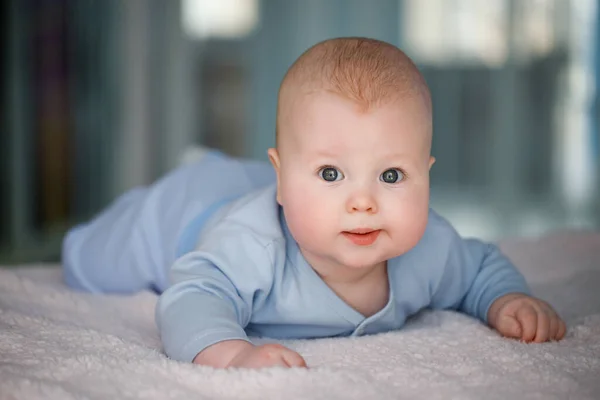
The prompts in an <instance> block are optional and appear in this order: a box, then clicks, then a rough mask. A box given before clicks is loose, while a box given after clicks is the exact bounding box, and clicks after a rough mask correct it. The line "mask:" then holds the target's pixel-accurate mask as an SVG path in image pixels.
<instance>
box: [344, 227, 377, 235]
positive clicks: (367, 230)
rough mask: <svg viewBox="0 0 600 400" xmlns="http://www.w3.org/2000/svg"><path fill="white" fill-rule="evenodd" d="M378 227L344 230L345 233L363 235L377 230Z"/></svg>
mask: <svg viewBox="0 0 600 400" xmlns="http://www.w3.org/2000/svg"><path fill="white" fill-rule="evenodd" d="M378 230H379V229H373V228H356V229H352V230H349V231H344V232H346V233H354V234H356V235H365V234H367V233H371V232H375V231H378Z"/></svg>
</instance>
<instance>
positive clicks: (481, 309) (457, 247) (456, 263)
mask: <svg viewBox="0 0 600 400" xmlns="http://www.w3.org/2000/svg"><path fill="white" fill-rule="evenodd" d="M449 234H450V239H449V242H448V248H447V257H446V259H445V265H444V268H443V270H442V272H441V274H440V279H439V282H438V284H437V288H436V290H435V291H434V294H433V298H432V304H431V305H432V308H442V309H448V308H449V309H456V310H459V311H462V312H464V313H466V314H468V315H471V316H473V317H476V318H478V319H480V320H482V321H484V322H486V323H487V312H488V309H489V307H490V306H491V305H492V303H493V302H494V301H495V300H496V299H497V298H499V297H501V296H503V295H506V294H509V293H525V294H529V293H530V291H529V288H528V286H527V283H526V281H525V278H524V277H523V275H522V274H521V273H520V272H519V271H518V270H517V269H516V268H515V266H514V265H513V264H512V263H511V261H510V260H509V259H508V258H507V257H505V256H504V255H503V254H502V253H501V252H500V250H499V249H498V247H497V246H495V245H493V244H491V243H485V242H482V241H480V240H476V239H463V238H461V237H460V236H459V235H458V233H457V232H456V231H454V229H451V231H450V233H449Z"/></svg>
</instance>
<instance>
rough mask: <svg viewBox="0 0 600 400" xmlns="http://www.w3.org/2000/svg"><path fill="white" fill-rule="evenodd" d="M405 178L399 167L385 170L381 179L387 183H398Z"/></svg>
mask: <svg viewBox="0 0 600 400" xmlns="http://www.w3.org/2000/svg"><path fill="white" fill-rule="evenodd" d="M403 179H404V173H403V172H402V171H400V170H399V169H397V168H390V169H388V170H385V171H383V173H382V174H381V176H380V177H379V180H380V181H382V182H385V183H397V182H400V181H401V180H403Z"/></svg>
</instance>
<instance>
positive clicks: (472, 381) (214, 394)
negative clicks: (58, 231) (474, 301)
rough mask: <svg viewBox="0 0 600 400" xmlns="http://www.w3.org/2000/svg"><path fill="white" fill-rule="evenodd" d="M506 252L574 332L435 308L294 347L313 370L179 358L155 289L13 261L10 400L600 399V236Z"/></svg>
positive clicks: (7, 327)
mask: <svg viewBox="0 0 600 400" xmlns="http://www.w3.org/2000/svg"><path fill="white" fill-rule="evenodd" d="M502 248H503V249H504V251H505V252H506V254H508V255H509V256H510V257H511V258H512V259H513V261H514V262H515V263H516V264H517V265H518V266H519V268H520V269H521V270H522V271H523V273H524V274H525V275H526V277H527V279H528V281H529V282H530V284H531V285H532V288H533V290H534V293H535V294H536V295H538V296H539V297H542V298H544V299H545V300H547V301H549V302H550V303H551V304H552V305H554V306H555V307H556V309H557V310H558V311H559V312H560V313H561V314H562V316H563V317H564V318H565V320H566V321H567V324H568V328H569V331H568V334H567V337H566V338H565V339H564V340H563V341H561V342H559V343H546V344H524V343H520V342H518V341H514V340H508V339H504V338H501V337H499V336H498V335H497V334H496V333H495V332H493V331H492V330H490V329H489V328H487V327H486V326H484V325H482V324H481V323H479V322H477V321H475V320H473V319H471V318H468V317H466V316H464V315H461V314H458V313H454V312H445V311H444V312H440V311H436V312H429V311H427V312H423V313H421V314H420V315H417V316H416V317H415V318H414V319H412V321H410V323H409V324H407V325H406V327H405V328H404V329H402V330H400V331H397V332H390V333H385V334H379V335H373V336H365V337H360V338H335V339H321V340H306V341H291V342H283V343H284V344H285V345H288V346H290V347H291V348H294V349H296V350H297V351H299V352H300V353H301V354H302V355H303V356H304V357H305V358H306V360H307V362H308V364H309V365H310V368H309V369H306V370H305V369H292V370H284V369H270V370H214V369H211V368H208V367H200V366H194V365H190V364H183V363H178V362H174V361H172V360H169V359H167V358H166V357H165V355H164V354H163V353H162V351H161V346H160V341H159V338H158V335H157V330H156V327H155V325H154V305H155V303H156V296H155V295H154V294H152V293H148V292H144V293H139V294H137V295H134V296H127V297H125V296H94V295H89V294H84V293H77V292H74V291H70V290H69V289H67V288H66V287H65V286H64V285H63V284H62V281H61V278H62V277H61V272H60V268H58V266H25V267H24V268H18V269H14V268H11V269H0V399H44V400H49V399H72V398H86V399H196V400H197V399H285V400H294V399H344V400H348V399H484V398H485V399H600V235H599V234H597V233H596V234H593V233H573V232H567V233H561V234H555V235H552V236H547V237H544V238H541V239H536V240H533V239H528V240H508V241H504V242H502Z"/></svg>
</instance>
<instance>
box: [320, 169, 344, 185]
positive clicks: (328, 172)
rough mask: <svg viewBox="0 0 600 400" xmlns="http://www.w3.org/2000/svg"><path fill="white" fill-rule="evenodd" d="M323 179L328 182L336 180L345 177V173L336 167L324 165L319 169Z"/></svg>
mask: <svg viewBox="0 0 600 400" xmlns="http://www.w3.org/2000/svg"><path fill="white" fill-rule="evenodd" d="M319 176H320V177H321V179H323V180H324V181H327V182H335V181H339V180H341V179H343V178H344V174H342V173H341V171H339V170H338V169H337V168H334V167H323V168H321V169H320V170H319Z"/></svg>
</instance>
